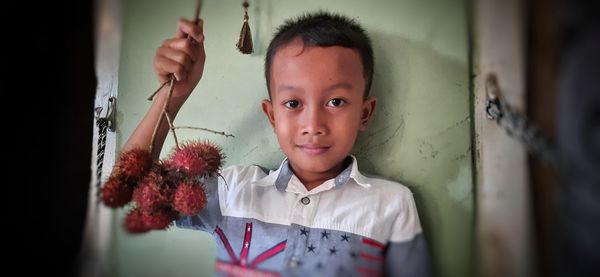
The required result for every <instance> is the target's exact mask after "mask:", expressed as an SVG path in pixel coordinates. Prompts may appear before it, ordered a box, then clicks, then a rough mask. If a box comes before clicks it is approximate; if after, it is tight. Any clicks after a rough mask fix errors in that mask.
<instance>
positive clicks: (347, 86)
mask: <svg viewBox="0 0 600 277" xmlns="http://www.w3.org/2000/svg"><path fill="white" fill-rule="evenodd" d="M336 89H346V90H351V89H352V84H350V83H346V82H343V83H337V84H334V85H331V86H329V87H328V88H326V89H325V90H324V91H325V92H329V91H334V90H336ZM285 90H291V91H298V90H299V91H302V90H304V89H302V88H300V87H296V86H292V85H280V86H279V87H277V91H285Z"/></svg>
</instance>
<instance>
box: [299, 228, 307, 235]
mask: <svg viewBox="0 0 600 277" xmlns="http://www.w3.org/2000/svg"><path fill="white" fill-rule="evenodd" d="M300 235H301V236H306V237H308V230H306V227H304V228H302V230H300Z"/></svg>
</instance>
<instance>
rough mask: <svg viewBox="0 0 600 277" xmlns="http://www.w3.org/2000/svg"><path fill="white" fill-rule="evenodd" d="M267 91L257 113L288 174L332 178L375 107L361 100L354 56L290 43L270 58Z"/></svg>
mask: <svg viewBox="0 0 600 277" xmlns="http://www.w3.org/2000/svg"><path fill="white" fill-rule="evenodd" d="M269 87H270V89H271V100H270V101H269V100H264V101H263V103H262V107H263V111H264V112H265V114H266V115H267V117H268V118H269V121H270V122H271V125H272V126H273V129H274V131H275V133H276V135H277V139H278V141H279V145H280V146H281V149H282V150H283V152H284V153H285V155H286V156H287V157H288V159H289V161H290V164H291V166H292V169H293V170H294V172H295V173H296V174H297V175H302V174H323V173H332V172H335V173H338V172H339V171H338V170H341V166H342V161H343V160H344V158H345V157H347V156H348V154H349V153H350V151H351V149H352V146H353V145H354V141H355V140H356V136H357V134H358V131H359V130H364V129H365V128H366V126H367V123H368V121H369V120H370V118H371V115H372V114H373V111H374V109H375V105H376V98H375V97H367V98H365V97H364V91H365V79H364V77H363V67H362V62H361V59H360V55H359V54H358V52H357V51H356V50H353V49H349V48H344V47H339V46H332V47H311V46H307V47H305V46H304V44H303V43H302V41H301V40H300V39H296V40H294V41H292V42H290V43H289V44H287V45H285V46H283V47H281V48H280V49H279V50H278V51H277V52H276V54H275V56H274V57H273V63H272V67H271V82H270V84H269Z"/></svg>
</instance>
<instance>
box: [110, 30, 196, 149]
mask: <svg viewBox="0 0 600 277" xmlns="http://www.w3.org/2000/svg"><path fill="white" fill-rule="evenodd" d="M203 25H204V22H203V21H202V20H201V19H200V20H199V21H198V24H195V23H194V22H192V21H189V20H186V19H180V20H179V21H178V24H177V33H176V36H175V37H174V38H171V39H166V40H165V41H164V42H163V43H162V45H161V46H160V47H159V48H158V49H157V50H156V54H155V56H154V63H153V65H154V71H155V72H156V75H157V76H158V79H159V81H160V84H163V83H164V82H166V81H168V80H169V76H170V75H171V74H173V75H174V76H175V79H176V81H175V88H174V90H173V95H172V96H171V101H170V103H169V107H168V111H169V115H170V116H171V118H175V116H176V115H177V112H178V111H179V109H180V108H181V106H182V105H183V103H184V102H185V101H186V100H187V98H188V97H189V96H190V94H191V93H192V91H193V90H194V88H195V87H196V85H197V84H198V82H199V81H200V79H201V78H202V73H203V72H204V62H205V60H206V54H205V52H204V32H203ZM188 37H189V38H188ZM168 89H169V88H168V86H164V87H163V88H162V90H161V91H160V92H159V93H158V94H157V95H156V96H155V97H154V101H153V103H152V105H151V107H150V109H149V110H148V112H147V113H146V115H145V116H144V118H143V119H142V121H141V122H140V123H139V124H138V126H137V127H136V129H135V130H134V131H133V133H132V134H131V136H130V137H129V139H128V140H127V143H125V145H124V146H123V149H122V151H127V150H131V149H134V148H142V149H148V148H149V146H150V143H151V140H152V133H153V131H154V127H155V126H156V122H157V121H158V120H159V119H160V117H161V112H162V108H163V105H164V103H165V101H166V96H167V92H168ZM162 121H163V122H162V123H161V124H160V128H159V130H158V132H157V133H156V142H155V144H154V148H153V149H154V150H153V153H152V154H153V157H154V158H158V156H159V155H160V150H161V149H162V146H163V143H164V141H165V138H166V136H167V133H168V131H169V126H168V124H167V121H166V119H165V118H164V117H163V118H162Z"/></svg>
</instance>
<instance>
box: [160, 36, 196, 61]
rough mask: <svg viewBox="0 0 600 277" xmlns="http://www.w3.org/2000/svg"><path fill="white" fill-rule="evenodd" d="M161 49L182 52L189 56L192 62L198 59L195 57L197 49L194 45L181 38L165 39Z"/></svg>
mask: <svg viewBox="0 0 600 277" xmlns="http://www.w3.org/2000/svg"><path fill="white" fill-rule="evenodd" d="M161 48H172V49H176V50H178V51H183V52H185V53H186V54H187V55H189V56H190V57H191V59H192V61H194V62H195V61H196V60H197V59H198V57H197V56H198V47H197V46H196V45H194V44H193V43H192V42H191V41H190V40H188V39H182V38H173V39H167V40H165V41H164V43H163V45H162V47H161ZM159 50H160V49H159Z"/></svg>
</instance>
